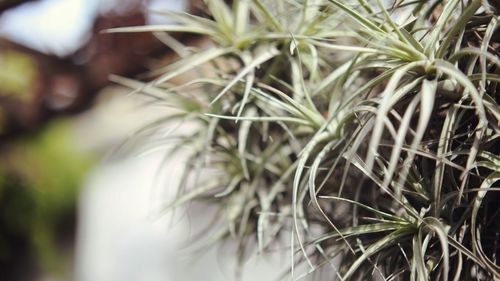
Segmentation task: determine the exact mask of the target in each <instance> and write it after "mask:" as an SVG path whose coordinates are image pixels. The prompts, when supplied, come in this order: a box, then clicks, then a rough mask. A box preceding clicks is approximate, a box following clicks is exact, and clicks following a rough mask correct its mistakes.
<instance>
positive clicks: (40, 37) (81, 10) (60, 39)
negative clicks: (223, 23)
mask: <svg viewBox="0 0 500 281" xmlns="http://www.w3.org/2000/svg"><path fill="white" fill-rule="evenodd" d="M134 3H137V1H135V0H38V1H33V2H27V3H25V4H22V5H20V6H19V7H16V8H15V9H11V10H9V11H6V12H5V13H4V14H3V15H1V16H0V36H3V37H9V39H10V40H12V41H14V42H17V43H20V44H23V45H27V46H29V47H30V48H32V49H35V50H37V51H40V52H43V53H47V54H54V55H57V56H61V57H64V56H66V55H69V54H71V53H73V52H74V51H76V50H77V49H78V48H80V47H81V46H82V45H83V44H84V43H85V42H86V41H87V40H88V39H89V38H90V31H91V29H92V24H93V22H94V19H95V18H96V17H97V16H98V15H99V14H103V13H110V12H114V13H117V14H120V13H123V12H125V11H127V10H128V9H129V8H130V7H131V6H133V5H134ZM186 7H187V2H186V1H184V0H153V1H149V2H148V5H147V7H144V8H145V9H148V10H177V11H179V10H185V9H186ZM165 21H166V19H165V17H158V16H150V17H149V22H150V23H152V24H158V23H164V22H165Z"/></svg>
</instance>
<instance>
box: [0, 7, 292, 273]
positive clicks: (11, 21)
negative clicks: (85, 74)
mask: <svg viewBox="0 0 500 281" xmlns="http://www.w3.org/2000/svg"><path fill="white" fill-rule="evenodd" d="M127 3H128V1H127V0H113V1H110V0H43V1H35V2H30V3H27V4H24V5H22V6H20V7H18V8H16V9H13V10H11V11H9V12H6V13H5V14H3V15H2V16H1V17H0V34H1V35H2V36H8V37H10V38H11V39H12V40H13V41H16V42H19V43H22V44H25V45H27V46H30V47H31V48H34V49H37V50H39V51H42V52H45V53H49V54H57V55H59V56H65V55H68V54H70V53H72V52H74V51H75V50H76V49H78V48H79V47H80V46H81V45H82V44H83V43H84V42H85V40H86V39H87V38H88V37H89V32H90V29H91V27H92V22H93V20H94V18H95V17H96V15H97V14H98V13H102V12H105V11H110V10H115V11H117V12H120V9H123V7H125V6H126V5H127ZM149 7H150V8H152V9H154V10H162V9H169V10H182V9H185V8H186V7H187V3H186V2H185V1H183V0H157V1H151V3H150V6H149ZM150 20H151V22H152V23H160V22H162V21H164V19H163V20H162V19H160V18H157V17H151V18H150ZM165 113H166V112H165V109H164V108H161V107H158V106H154V105H149V106H144V100H142V99H141V97H138V96H126V95H125V94H124V93H123V90H117V89H116V88H110V89H108V90H105V92H104V93H102V94H101V95H100V98H99V101H98V102H97V106H96V107H94V108H93V109H91V110H89V111H88V112H86V113H84V114H83V115H82V116H80V117H79V118H78V120H79V121H78V123H79V125H78V130H77V131H76V133H75V134H76V135H75V136H76V139H77V142H76V143H77V144H78V145H80V146H82V147H83V148H84V149H89V150H93V151H102V152H103V159H104V160H103V161H102V163H101V164H100V165H99V166H98V167H97V168H96V169H95V170H94V171H93V172H92V173H91V175H90V176H89V178H88V180H87V182H86V184H85V186H84V187H83V188H82V192H81V197H80V200H79V202H80V204H79V218H78V231H77V246H76V254H75V255H76V258H75V260H76V261H75V276H74V279H75V280H78V281H192V280H206V281H225V280H228V281H229V280H236V276H235V272H236V255H235V252H233V251H230V250H228V248H222V249H218V248H217V247H212V248H211V249H210V250H208V251H207V252H205V253H202V254H200V253H197V255H196V256H193V255H192V253H191V252H190V250H189V249H190V248H189V247H187V246H189V245H190V244H191V243H192V240H191V239H193V238H194V235H195V234H196V230H199V225H201V224H203V225H205V223H206V222H207V221H209V219H210V218H209V217H208V216H207V213H210V212H207V211H206V210H203V211H202V212H196V211H192V212H190V214H191V216H187V215H184V216H181V217H180V218H177V219H174V221H172V217H171V216H169V215H165V214H164V213H162V212H161V210H162V208H163V207H164V206H165V204H166V202H169V201H170V200H171V199H172V196H173V195H172V194H173V188H175V186H176V183H177V181H178V180H179V175H180V173H181V172H182V169H183V166H182V165H183V159H182V155H184V156H185V155H186V154H185V153H184V154H182V153H181V154H180V155H181V156H179V155H177V156H176V157H175V159H168V157H167V160H166V161H165V147H163V149H157V150H151V151H147V152H148V153H145V148H144V147H142V148H141V144H138V145H136V146H135V149H136V150H131V151H129V152H130V153H128V155H126V156H122V157H106V156H105V154H110V152H109V151H110V150H112V148H114V147H116V146H118V145H119V144H120V143H121V141H122V140H123V139H125V138H127V136H129V135H130V134H131V133H132V132H133V131H134V130H135V129H137V128H140V127H141V126H143V125H144V124H146V123H147V122H149V121H152V120H154V119H156V118H159V117H161V116H163V115H164V114H165ZM192 129H194V128H193V127H192V126H190V124H183V125H182V126H181V127H179V128H177V130H178V131H180V132H186V131H187V130H192ZM159 167H162V169H161V171H163V173H162V174H161V176H160V177H158V173H157V171H158V168H159ZM229 248H230V247H229ZM288 264H289V253H278V254H276V255H275V256H273V257H268V256H255V257H253V258H251V259H249V261H248V262H247V263H246V266H245V268H244V270H243V273H242V275H241V279H239V280H241V281H252V280H262V281H267V280H277V277H278V276H279V275H280V274H282V273H283V272H284V271H285V270H286V266H287V265H288ZM47 280H52V279H47Z"/></svg>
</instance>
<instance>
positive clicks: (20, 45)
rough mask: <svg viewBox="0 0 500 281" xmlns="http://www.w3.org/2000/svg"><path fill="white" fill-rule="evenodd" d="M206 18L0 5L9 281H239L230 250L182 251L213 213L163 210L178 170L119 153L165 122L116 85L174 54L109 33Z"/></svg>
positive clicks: (153, 157)
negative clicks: (113, 78) (172, 19)
mask: <svg viewBox="0 0 500 281" xmlns="http://www.w3.org/2000/svg"><path fill="white" fill-rule="evenodd" d="M197 9H199V3H196V2H195V1H188V0H154V1H153V0H151V1H143V0H0V280H9V281H10V280H14V281H15V280H85V281H86V280H92V281H99V280H103V281H104V280H106V281H113V280H118V281H122V280H131V281H132V280H141V281H144V280H145V281H148V280H151V281H155V280H235V278H236V277H235V276H236V275H235V272H236V271H237V270H236V265H235V261H234V260H235V259H234V258H233V256H231V253H232V250H231V247H232V245H224V246H222V247H207V248H203V250H201V251H197V252H193V251H192V249H190V247H187V245H189V244H190V243H191V242H190V241H192V240H193V239H194V237H195V234H196V229H199V228H200V225H203V224H204V222H205V220H206V216H207V215H206V213H210V212H209V211H207V210H206V209H203V211H202V212H200V211H197V210H199V208H204V207H200V206H193V207H192V208H191V210H190V211H188V212H187V213H183V214H180V215H178V216H173V215H165V214H164V213H163V212H162V208H163V207H164V205H165V203H166V202H168V201H169V199H171V197H172V196H173V195H172V194H174V193H175V192H174V191H173V190H172V189H173V188H174V187H175V183H176V180H177V178H178V174H179V173H180V172H181V171H182V159H180V160H179V159H176V161H175V162H174V161H171V160H170V159H168V155H167V157H166V155H165V153H163V152H164V150H163V151H162V150H153V151H151V150H148V149H144V146H143V145H142V144H141V141H138V142H137V143H135V144H134V145H133V146H132V147H127V149H122V150H121V151H126V152H127V153H116V149H117V147H120V146H121V145H122V144H123V143H124V141H125V140H127V139H129V137H130V135H131V134H132V133H133V132H134V131H135V130H137V129H138V128H140V127H141V126H144V124H147V123H148V122H150V121H152V120H155V119H157V118H159V117H161V116H162V115H163V114H166V111H165V109H164V108H161V107H159V106H155V105H154V104H153V105H151V104H149V103H147V101H145V100H143V99H142V98H141V97H140V96H137V95H127V94H128V93H129V90H127V89H124V88H121V87H120V86H118V85H116V84H113V83H111V82H110V80H109V76H110V75H111V74H116V75H121V76H125V77H140V75H141V74H143V73H145V72H147V71H148V70H150V69H154V68H157V67H158V66H161V65H164V64H166V63H168V62H169V61H171V60H173V59H175V56H174V55H173V54H172V52H171V51H170V50H169V49H168V48H167V47H165V46H164V45H163V44H162V43H161V42H160V41H159V40H158V39H157V38H155V37H154V36H153V35H151V34H145V33H140V34H138V33H135V34H104V33H102V32H101V31H102V30H105V29H107V28H111V27H120V26H135V25H143V24H161V23H165V22H168V21H169V19H168V18H167V17H165V16H164V15H163V16H160V15H158V14H157V13H153V12H151V11H164V10H175V11H189V12H195V13H196V11H197ZM175 36H176V39H177V40H179V41H181V42H184V43H189V42H196V41H197V40H199V39H198V38H192V37H189V36H187V35H184V34H177V35H175ZM192 129H193V128H190V127H189V125H183V126H182V127H181V128H179V130H192ZM145 142H147V141H145ZM141 147H142V148H141ZM160 166H162V167H168V168H163V170H164V171H167V172H163V173H158V167H160ZM169 187H170V188H169ZM200 213H203V214H205V215H200ZM287 261H288V256H285V257H281V256H279V254H277V255H276V256H269V257H260V262H259V261H257V258H256V257H249V258H248V262H247V264H248V266H247V267H245V270H244V271H243V272H239V274H240V276H241V278H242V279H241V280H255V279H257V278H259V280H274V279H275V278H276V277H277V276H278V275H279V274H281V273H283V270H281V268H283V269H286V268H285V267H284V266H285V265H286V264H287ZM277 268H279V269H280V270H276V269H277Z"/></svg>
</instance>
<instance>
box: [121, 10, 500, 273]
mask: <svg viewBox="0 0 500 281" xmlns="http://www.w3.org/2000/svg"><path fill="white" fill-rule="evenodd" d="M205 4H206V12H207V14H205V15H191V14H178V13H168V16H170V17H171V18H174V19H175V20H176V21H177V22H178V23H179V24H178V25H164V26H145V27H130V28H120V29H115V30H112V31H114V32H187V33H193V34H198V35H202V36H204V37H205V38H207V40H209V41H210V42H211V44H212V46H211V47H209V48H189V49H188V48H179V45H178V44H179V42H176V41H175V40H174V39H172V38H171V37H169V36H167V37H165V36H164V35H161V36H162V38H164V39H165V40H164V41H165V42H166V43H167V44H169V45H170V46H171V48H172V49H174V50H178V51H179V55H180V58H179V60H178V61H176V62H175V63H173V64H170V65H168V66H165V67H164V68H161V69H158V70H156V71H154V73H153V75H155V78H154V79H153V80H151V81H148V82H137V81H132V80H126V79H118V80H119V81H120V82H121V83H123V84H126V85H129V86H131V87H133V88H135V89H136V91H137V92H142V93H145V94H147V95H150V96H152V97H154V98H155V99H157V100H158V101H159V102H160V103H168V105H170V106H174V107H176V108H179V109H181V111H180V113H177V114H175V115H172V116H169V117H167V118H164V119H162V120H160V121H159V122H157V123H155V124H153V125H152V127H157V126H161V125H162V124H165V123H167V122H180V121H181V120H194V121H195V122H198V123H199V124H200V126H201V128H202V129H200V130H199V131H196V132H195V133H194V134H192V135H189V136H183V137H181V138H180V139H178V141H179V146H186V145H188V146H192V147H194V148H195V150H196V152H195V153H193V155H192V157H191V158H190V161H189V164H188V166H189V168H188V169H186V173H185V174H184V175H183V178H184V181H183V184H182V186H181V190H182V191H181V193H180V195H179V198H178V200H177V201H175V202H173V204H172V206H178V205H180V204H183V203H185V202H188V201H190V200H205V201H208V202H211V203H213V204H215V205H217V206H219V213H218V215H217V216H216V217H215V218H214V220H215V222H214V223H212V225H213V226H214V227H213V236H211V237H207V239H208V241H216V240H224V239H237V240H238V241H240V248H239V251H238V257H239V258H240V259H242V260H243V259H244V256H245V253H246V252H248V251H253V250H257V251H265V250H267V249H269V248H270V247H272V246H273V245H275V244H276V243H277V242H278V241H287V242H288V243H289V241H290V238H289V237H290V236H291V237H292V240H291V241H292V242H291V244H290V246H291V251H292V253H293V255H292V256H293V260H292V262H291V270H290V271H289V272H291V276H292V279H298V278H301V277H306V278H309V277H311V278H313V277H315V275H316V274H315V273H316V272H318V271H320V269H322V271H323V273H322V276H323V277H324V276H325V272H326V274H327V275H328V276H329V277H328V278H327V280H419V281H421V280H422V281H423V280H494V279H496V278H499V266H498V261H497V258H498V252H499V246H498V241H499V239H498V237H499V235H500V234H499V232H500V225H499V219H498V207H497V206H498V203H499V197H498V191H499V186H498V180H499V177H500V157H499V156H498V155H499V147H500V146H499V144H498V142H499V138H498V136H499V127H498V126H499V120H500V109H499V106H498V100H499V94H498V82H499V81H500V72H499V67H500V60H499V59H498V48H499V38H498V36H497V35H496V33H495V31H496V29H497V27H498V14H499V13H498V11H497V10H495V7H492V6H490V5H488V4H487V3H486V2H485V1H479V0H472V1H465V0H464V1H460V0H448V1H439V0H437V1H405V0H399V1H393V2H390V3H388V4H387V3H383V1H382V0H375V1H362V0H358V1H337V0H303V1H294V0H289V1H284V0H283V1H264V0H240V1H237V0H235V1H232V4H226V3H225V2H224V1H222V0H206V1H205ZM167 39H168V40H167ZM193 71H194V72H195V73H196V78H195V79H192V80H190V81H188V82H187V83H185V84H183V85H173V84H171V83H169V82H170V81H171V79H173V78H175V77H177V76H179V75H182V74H184V73H187V72H193ZM174 151H175V150H174ZM205 169H209V170H210V172H211V173H213V176H211V177H210V178H209V180H200V177H199V176H198V175H199V173H200V171H203V170H205ZM207 236H208V235H207ZM283 239H285V240H283ZM252 245H253V246H252ZM249 249H251V250H249ZM301 265H304V266H301ZM304 268H305V269H304ZM289 276H290V274H289V273H286V277H285V278H288V277H289Z"/></svg>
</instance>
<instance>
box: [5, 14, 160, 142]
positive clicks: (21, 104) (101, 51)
mask: <svg viewBox="0 0 500 281" xmlns="http://www.w3.org/2000/svg"><path fill="white" fill-rule="evenodd" d="M143 24H145V16H144V14H143V13H142V12H140V10H137V11H136V12H133V13H130V14H128V15H126V16H123V15H106V16H101V17H99V18H97V20H96V21H95V24H94V28H93V35H92V36H91V38H90V40H89V41H88V42H87V43H86V44H85V45H84V46H83V47H82V48H80V49H79V50H78V51H77V52H75V53H74V54H72V55H70V56H68V57H67V58H59V57H55V56H49V55H45V54H42V53H39V52H37V51H34V50H31V49H28V48H26V47H23V46H20V45H17V44H14V43H12V42H9V41H7V40H1V39H0V66H1V67H0V137H1V136H2V135H3V136H6V135H12V134H17V133H21V132H29V131H33V130H35V129H37V128H38V127H40V125H41V124H43V123H44V121H45V120H47V118H49V117H50V116H52V115H54V114H56V113H73V112H78V111H80V110H82V109H85V108H87V107H88V106H89V105H90V104H91V103H92V99H93V97H94V96H95V95H96V94H97V92H98V91H99V90H100V89H102V88H103V87H105V86H107V85H108V84H109V83H110V82H109V75H110V74H117V75H123V76H128V77H131V76H134V75H136V74H139V73H142V72H144V71H146V70H148V69H147V67H146V66H147V62H148V61H149V60H150V58H151V55H153V54H155V53H156V54H160V55H161V54H162V53H166V52H168V48H166V47H165V46H164V45H163V43H161V42H160V41H159V40H157V39H156V38H155V37H154V36H153V35H152V34H149V33H130V34H129V33H126V34H118V33H117V34H102V33H101V31H102V30H105V29H107V28H112V27H120V26H136V25H143Z"/></svg>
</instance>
